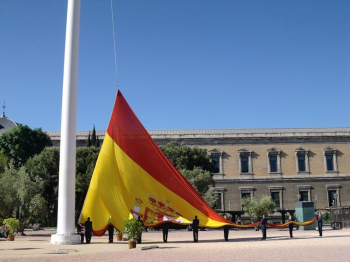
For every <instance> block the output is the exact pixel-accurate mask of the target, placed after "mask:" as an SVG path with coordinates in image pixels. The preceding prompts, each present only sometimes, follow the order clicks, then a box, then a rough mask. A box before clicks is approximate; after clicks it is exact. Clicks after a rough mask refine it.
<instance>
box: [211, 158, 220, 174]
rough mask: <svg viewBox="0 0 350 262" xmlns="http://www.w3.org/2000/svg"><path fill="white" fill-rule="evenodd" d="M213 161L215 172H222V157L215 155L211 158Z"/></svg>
mask: <svg viewBox="0 0 350 262" xmlns="http://www.w3.org/2000/svg"><path fill="white" fill-rule="evenodd" d="M211 162H212V163H213V164H214V173H220V158H219V157H217V156H214V157H212V158H211Z"/></svg>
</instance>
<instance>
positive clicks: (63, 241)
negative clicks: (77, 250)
mask: <svg viewBox="0 0 350 262" xmlns="http://www.w3.org/2000/svg"><path fill="white" fill-rule="evenodd" d="M50 243H51V244H52V245H74V244H80V243H81V240H80V235H58V234H55V235H51V241H50Z"/></svg>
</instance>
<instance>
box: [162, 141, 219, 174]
mask: <svg viewBox="0 0 350 262" xmlns="http://www.w3.org/2000/svg"><path fill="white" fill-rule="evenodd" d="M160 149H161V150H162V151H163V153H164V154H165V156H166V157H167V158H168V159H169V160H170V162H171V163H172V164H173V165H174V166H175V167H176V168H177V169H178V170H183V169H186V170H193V169H194V168H195V167H199V168H201V169H203V170H206V171H209V172H213V171H214V165H213V164H212V163H211V161H210V158H209V155H208V151H207V150H206V149H202V148H198V147H189V146H186V145H184V144H180V143H178V142H171V143H169V144H167V145H165V146H161V147H160Z"/></svg>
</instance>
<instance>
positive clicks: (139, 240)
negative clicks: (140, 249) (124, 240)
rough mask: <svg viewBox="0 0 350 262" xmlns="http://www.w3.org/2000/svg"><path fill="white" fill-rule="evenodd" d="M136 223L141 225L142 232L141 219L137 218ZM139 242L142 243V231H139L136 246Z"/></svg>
mask: <svg viewBox="0 0 350 262" xmlns="http://www.w3.org/2000/svg"><path fill="white" fill-rule="evenodd" d="M137 221H138V222H139V223H141V225H142V230H143V222H142V220H141V218H140V217H138V218H137ZM141 242H142V231H141V234H140V235H139V236H138V237H137V244H141Z"/></svg>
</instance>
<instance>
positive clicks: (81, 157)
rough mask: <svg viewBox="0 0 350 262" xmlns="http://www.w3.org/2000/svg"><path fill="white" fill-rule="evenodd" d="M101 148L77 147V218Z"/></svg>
mask: <svg viewBox="0 0 350 262" xmlns="http://www.w3.org/2000/svg"><path fill="white" fill-rule="evenodd" d="M99 153H100V149H99V148H96V147H86V148H79V149H77V158H76V183H75V191H76V197H75V199H76V201H75V203H76V204H75V207H76V219H77V218H78V216H79V215H80V211H81V209H82V207H83V204H84V199H85V196H86V193H87V191H88V189H89V185H90V180H91V177H92V174H93V172H94V169H95V165H96V161H97V158H98V155H99Z"/></svg>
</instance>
